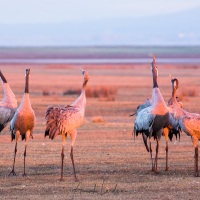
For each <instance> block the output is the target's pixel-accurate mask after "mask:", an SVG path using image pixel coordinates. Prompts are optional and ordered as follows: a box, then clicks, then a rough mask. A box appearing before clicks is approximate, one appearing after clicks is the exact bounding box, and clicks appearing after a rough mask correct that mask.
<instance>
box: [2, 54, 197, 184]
mask: <svg viewBox="0 0 200 200" xmlns="http://www.w3.org/2000/svg"><path fill="white" fill-rule="evenodd" d="M151 69H152V79H153V89H152V96H151V98H150V99H147V100H146V102H145V103H144V104H141V105H139V106H138V108H137V111H136V113H134V114H132V116H133V115H136V118H135V122H134V134H135V135H136V136H138V134H141V135H142V137H143V141H144V145H145V147H146V150H147V151H148V152H149V153H150V157H151V163H152V171H154V172H156V171H157V162H158V152H159V142H160V139H161V136H162V135H164V137H165V140H166V169H165V170H168V140H169V139H172V137H173V135H175V136H176V137H177V136H179V139H180V132H181V131H183V132H185V133H186V134H187V135H189V136H191V137H192V140H193V145H194V148H195V165H194V169H195V176H199V172H198V140H200V115H199V114H196V113H189V112H187V111H186V110H184V109H183V105H182V103H181V102H179V101H178V99H177V97H176V91H177V89H178V87H179V82H178V79H176V78H174V79H172V78H171V84H172V97H171V99H170V100H169V101H168V104H166V102H165V101H164V98H163V96H162V93H161V91H160V89H159V87H158V68H157V66H156V59H155V56H154V58H153V62H152V66H151ZM82 75H83V86H82V90H81V94H80V96H79V97H78V98H77V99H76V100H75V101H74V102H73V103H72V104H71V105H66V106H65V107H48V108H47V111H46V117H45V119H46V130H45V133H44V135H45V137H46V136H49V138H50V139H52V140H53V139H54V138H55V137H56V136H57V135H61V137H62V150H61V180H63V168H64V147H65V144H66V139H67V136H70V138H71V152H70V157H71V161H72V166H73V172H74V179H75V181H77V180H78V179H77V176H76V170H75V163H74V158H73V147H74V144H75V140H76V136H77V128H78V127H79V126H80V125H81V124H82V121H83V119H84V113H85V107H86V95H85V93H86V86H87V82H88V80H89V74H88V73H87V72H86V71H84V70H82ZM29 76H30V69H26V74H25V90H24V95H23V98H22V101H21V103H20V105H19V107H17V100H16V98H15V95H14V93H13V92H12V90H11V88H10V86H9V84H8V82H7V80H6V78H5V77H4V75H3V74H2V72H1V71H0V78H1V81H2V86H3V91H4V98H3V100H2V101H1V102H0V132H1V131H2V130H3V129H4V128H5V127H6V125H7V124H8V123H9V122H10V132H11V141H13V140H15V142H16V143H15V149H14V161H13V167H12V171H11V172H10V174H9V175H16V173H15V159H16V153H17V142H18V139H19V138H20V136H21V138H22V140H25V149H24V173H23V175H24V176H26V170H25V168H26V151H27V145H28V142H29V139H30V138H32V134H33V129H34V125H35V120H36V118H35V113H34V111H33V109H32V107H31V102H30V97H29ZM152 138H154V139H155V140H156V154H155V158H153V156H152V145H151V142H152Z"/></svg>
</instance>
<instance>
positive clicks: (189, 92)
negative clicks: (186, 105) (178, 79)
mask: <svg viewBox="0 0 200 200" xmlns="http://www.w3.org/2000/svg"><path fill="white" fill-rule="evenodd" d="M195 96H197V89H196V88H195V87H183V88H182V89H181V91H180V93H179V96H178V97H179V99H180V100H183V99H184V98H188V97H195Z"/></svg>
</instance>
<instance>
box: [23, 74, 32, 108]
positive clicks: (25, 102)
mask: <svg viewBox="0 0 200 200" xmlns="http://www.w3.org/2000/svg"><path fill="white" fill-rule="evenodd" d="M20 107H25V108H29V107H31V102H30V98H29V74H26V77H25V89H24V95H23V98H22V101H21V104H20Z"/></svg>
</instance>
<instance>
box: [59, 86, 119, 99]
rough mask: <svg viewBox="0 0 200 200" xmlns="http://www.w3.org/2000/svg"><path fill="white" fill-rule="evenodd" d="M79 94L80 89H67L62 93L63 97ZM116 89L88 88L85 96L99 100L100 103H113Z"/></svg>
mask: <svg viewBox="0 0 200 200" xmlns="http://www.w3.org/2000/svg"><path fill="white" fill-rule="evenodd" d="M80 93H81V90H80V89H68V90H66V91H64V92H63V95H78V94H80ZM116 95H117V89H116V88H115V87H111V86H95V87H88V88H87V90H86V96H87V97H90V98H99V99H100V100H102V101H115V97H116Z"/></svg>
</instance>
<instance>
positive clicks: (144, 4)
mask: <svg viewBox="0 0 200 200" xmlns="http://www.w3.org/2000/svg"><path fill="white" fill-rule="evenodd" d="M195 7H200V0H99V1H95V0H0V23H38V22H41V23H49V22H63V21H84V20H92V19H93V20H96V19H103V18H104V19H106V18H121V17H140V16H148V15H157V14H161V13H163V14H164V13H171V12H177V11H182V10H186V9H191V8H195Z"/></svg>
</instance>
